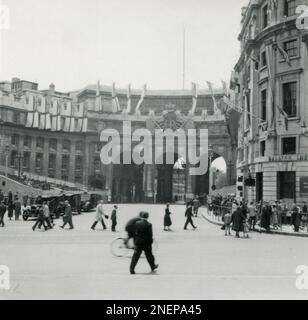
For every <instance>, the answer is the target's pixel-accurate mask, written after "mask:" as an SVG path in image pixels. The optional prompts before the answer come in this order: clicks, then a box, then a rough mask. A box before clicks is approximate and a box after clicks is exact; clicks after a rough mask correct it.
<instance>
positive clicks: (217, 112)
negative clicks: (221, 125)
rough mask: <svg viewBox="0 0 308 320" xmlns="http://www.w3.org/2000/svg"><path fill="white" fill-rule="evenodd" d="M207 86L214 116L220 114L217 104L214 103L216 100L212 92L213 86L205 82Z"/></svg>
mask: <svg viewBox="0 0 308 320" xmlns="http://www.w3.org/2000/svg"><path fill="white" fill-rule="evenodd" d="M206 83H207V85H208V88H209V90H210V93H211V95H212V99H213V104H214V114H221V112H220V110H219V108H218V106H217V102H216V98H215V95H214V90H213V85H212V83H211V82H209V81H207V82H206Z"/></svg>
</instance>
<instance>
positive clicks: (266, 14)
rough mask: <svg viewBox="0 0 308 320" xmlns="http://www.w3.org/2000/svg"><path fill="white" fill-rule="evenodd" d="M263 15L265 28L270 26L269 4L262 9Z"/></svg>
mask: <svg viewBox="0 0 308 320" xmlns="http://www.w3.org/2000/svg"><path fill="white" fill-rule="evenodd" d="M262 12H263V14H262V16H263V29H264V28H266V27H267V26H268V5H266V6H264V7H263V9H262Z"/></svg>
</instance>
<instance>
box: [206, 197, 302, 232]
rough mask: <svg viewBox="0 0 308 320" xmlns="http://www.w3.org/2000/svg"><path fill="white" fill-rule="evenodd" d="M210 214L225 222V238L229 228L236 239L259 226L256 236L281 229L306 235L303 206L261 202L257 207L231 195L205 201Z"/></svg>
mask: <svg viewBox="0 0 308 320" xmlns="http://www.w3.org/2000/svg"><path fill="white" fill-rule="evenodd" d="M208 207H209V210H210V211H211V212H212V213H213V215H214V216H220V217H221V218H222V221H223V222H224V227H223V229H225V232H226V235H229V234H230V233H231V232H230V228H231V226H232V229H233V230H234V231H235V232H236V234H235V235H236V237H239V233H240V232H243V233H244V235H245V236H247V232H248V231H252V230H253V231H254V230H255V229H256V226H257V225H258V226H259V232H262V231H263V230H265V231H266V232H270V231H271V229H273V230H282V227H283V225H290V226H293V230H294V232H300V231H307V232H308V209H307V205H306V203H305V202H302V203H300V204H296V203H293V204H292V205H287V204H286V203H283V202H282V201H275V202H269V201H260V202H258V203H255V202H248V201H237V200H236V198H235V196H234V195H228V196H225V197H223V196H221V195H217V196H214V197H211V198H210V199H208Z"/></svg>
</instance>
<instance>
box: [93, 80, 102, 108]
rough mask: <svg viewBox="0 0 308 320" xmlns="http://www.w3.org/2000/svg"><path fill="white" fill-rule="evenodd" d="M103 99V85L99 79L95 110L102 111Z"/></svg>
mask: <svg viewBox="0 0 308 320" xmlns="http://www.w3.org/2000/svg"><path fill="white" fill-rule="evenodd" d="M102 109H103V107H102V99H101V85H100V82H99V81H98V83H97V88H96V98H95V111H96V112H102Z"/></svg>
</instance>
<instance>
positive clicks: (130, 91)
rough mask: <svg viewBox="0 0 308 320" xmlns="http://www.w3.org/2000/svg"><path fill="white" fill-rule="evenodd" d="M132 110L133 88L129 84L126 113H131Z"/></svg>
mask: <svg viewBox="0 0 308 320" xmlns="http://www.w3.org/2000/svg"><path fill="white" fill-rule="evenodd" d="M131 110H132V88H131V85H130V84H129V85H128V86H127V107H126V112H127V113H130V112H131Z"/></svg>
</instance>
